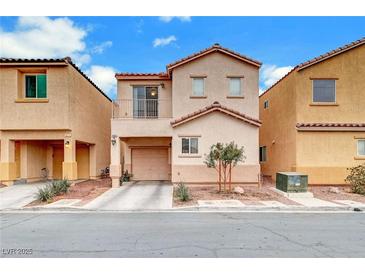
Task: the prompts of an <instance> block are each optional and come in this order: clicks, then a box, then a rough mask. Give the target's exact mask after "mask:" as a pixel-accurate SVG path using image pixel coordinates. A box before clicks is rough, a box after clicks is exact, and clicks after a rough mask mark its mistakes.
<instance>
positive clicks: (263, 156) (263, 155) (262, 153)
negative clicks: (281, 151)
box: [260, 146, 267, 162]
mask: <svg viewBox="0 0 365 274" xmlns="http://www.w3.org/2000/svg"><path fill="white" fill-rule="evenodd" d="M266 159H267V155H266V146H262V147H260V162H266Z"/></svg>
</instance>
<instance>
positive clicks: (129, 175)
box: [121, 170, 132, 183]
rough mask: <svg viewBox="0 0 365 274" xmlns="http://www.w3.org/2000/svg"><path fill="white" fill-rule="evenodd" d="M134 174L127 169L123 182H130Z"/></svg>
mask: <svg viewBox="0 0 365 274" xmlns="http://www.w3.org/2000/svg"><path fill="white" fill-rule="evenodd" d="M131 177H132V174H130V173H128V170H126V171H125V172H124V173H123V175H122V178H121V183H123V182H129V181H130V180H131Z"/></svg>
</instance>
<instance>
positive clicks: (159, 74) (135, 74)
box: [115, 72, 167, 77]
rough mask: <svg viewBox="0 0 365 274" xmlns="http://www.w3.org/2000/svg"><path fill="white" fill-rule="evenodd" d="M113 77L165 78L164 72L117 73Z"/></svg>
mask: <svg viewBox="0 0 365 274" xmlns="http://www.w3.org/2000/svg"><path fill="white" fill-rule="evenodd" d="M115 76H162V77H165V76H167V73H166V72H156V73H155V72H119V73H116V74H115Z"/></svg>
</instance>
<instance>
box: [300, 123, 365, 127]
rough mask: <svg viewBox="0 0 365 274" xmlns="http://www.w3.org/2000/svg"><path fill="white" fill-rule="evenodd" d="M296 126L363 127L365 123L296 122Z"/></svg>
mask: <svg viewBox="0 0 365 274" xmlns="http://www.w3.org/2000/svg"><path fill="white" fill-rule="evenodd" d="M296 127H297V128H305V127H349V128H353V127H365V123H297V124H296Z"/></svg>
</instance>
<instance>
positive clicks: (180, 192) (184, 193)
mask: <svg viewBox="0 0 365 274" xmlns="http://www.w3.org/2000/svg"><path fill="white" fill-rule="evenodd" d="M176 196H177V197H178V198H179V199H180V201H183V202H186V201H189V200H190V193H189V188H188V187H187V186H186V185H185V184H184V183H183V182H180V183H179V184H178V186H177V189H176Z"/></svg>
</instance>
